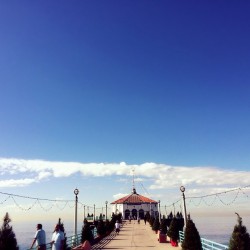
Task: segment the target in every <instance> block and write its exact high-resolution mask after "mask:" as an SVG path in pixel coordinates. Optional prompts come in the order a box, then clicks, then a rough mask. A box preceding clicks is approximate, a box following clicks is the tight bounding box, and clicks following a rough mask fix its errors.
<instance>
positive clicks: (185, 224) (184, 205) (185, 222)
mask: <svg viewBox="0 0 250 250" xmlns="http://www.w3.org/2000/svg"><path fill="white" fill-rule="evenodd" d="M180 190H181V192H182V200H183V208H184V211H183V212H184V229H186V226H187V211H186V201H185V194H184V192H185V187H184V186H181V187H180Z"/></svg>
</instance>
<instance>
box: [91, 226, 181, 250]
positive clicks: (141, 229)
mask: <svg viewBox="0 0 250 250" xmlns="http://www.w3.org/2000/svg"><path fill="white" fill-rule="evenodd" d="M92 249H120V250H122V249H126V250H128V249H130V250H146V249H161V250H163V249H166V250H170V249H175V250H179V249H181V247H173V246H171V244H170V243H169V241H168V242H167V243H159V241H158V234H155V232H154V231H153V230H152V229H151V227H150V225H149V224H148V223H147V224H146V225H145V224H144V221H141V223H140V224H138V223H137V221H136V222H134V221H132V222H131V223H129V222H128V221H126V222H124V223H123V227H122V228H121V231H120V233H119V234H115V232H112V234H111V235H110V236H107V237H106V238H105V239H103V240H102V241H101V242H100V244H97V245H96V246H94V247H92Z"/></svg>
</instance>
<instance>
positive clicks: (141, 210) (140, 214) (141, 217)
mask: <svg viewBox="0 0 250 250" xmlns="http://www.w3.org/2000/svg"><path fill="white" fill-rule="evenodd" d="M139 217H140V219H144V210H143V209H140V210H139Z"/></svg>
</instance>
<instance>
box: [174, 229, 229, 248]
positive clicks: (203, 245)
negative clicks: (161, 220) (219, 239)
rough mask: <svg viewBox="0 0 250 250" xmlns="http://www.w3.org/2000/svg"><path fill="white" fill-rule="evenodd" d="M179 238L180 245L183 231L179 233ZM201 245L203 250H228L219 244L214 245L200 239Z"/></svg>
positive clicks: (209, 241) (212, 242) (214, 243)
mask: <svg viewBox="0 0 250 250" xmlns="http://www.w3.org/2000/svg"><path fill="white" fill-rule="evenodd" d="M179 238H180V243H182V242H183V240H184V233H183V231H179ZM201 245H202V249H203V250H227V249H228V246H225V245H222V244H220V243H216V242H214V241H211V240H207V239H204V238H201Z"/></svg>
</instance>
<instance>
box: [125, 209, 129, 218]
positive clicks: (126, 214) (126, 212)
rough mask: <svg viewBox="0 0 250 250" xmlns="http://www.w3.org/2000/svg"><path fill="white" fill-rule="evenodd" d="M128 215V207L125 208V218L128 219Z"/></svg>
mask: <svg viewBox="0 0 250 250" xmlns="http://www.w3.org/2000/svg"><path fill="white" fill-rule="evenodd" d="M129 215H130V211H129V210H128V209H126V210H125V220H127V219H128V217H129Z"/></svg>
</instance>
